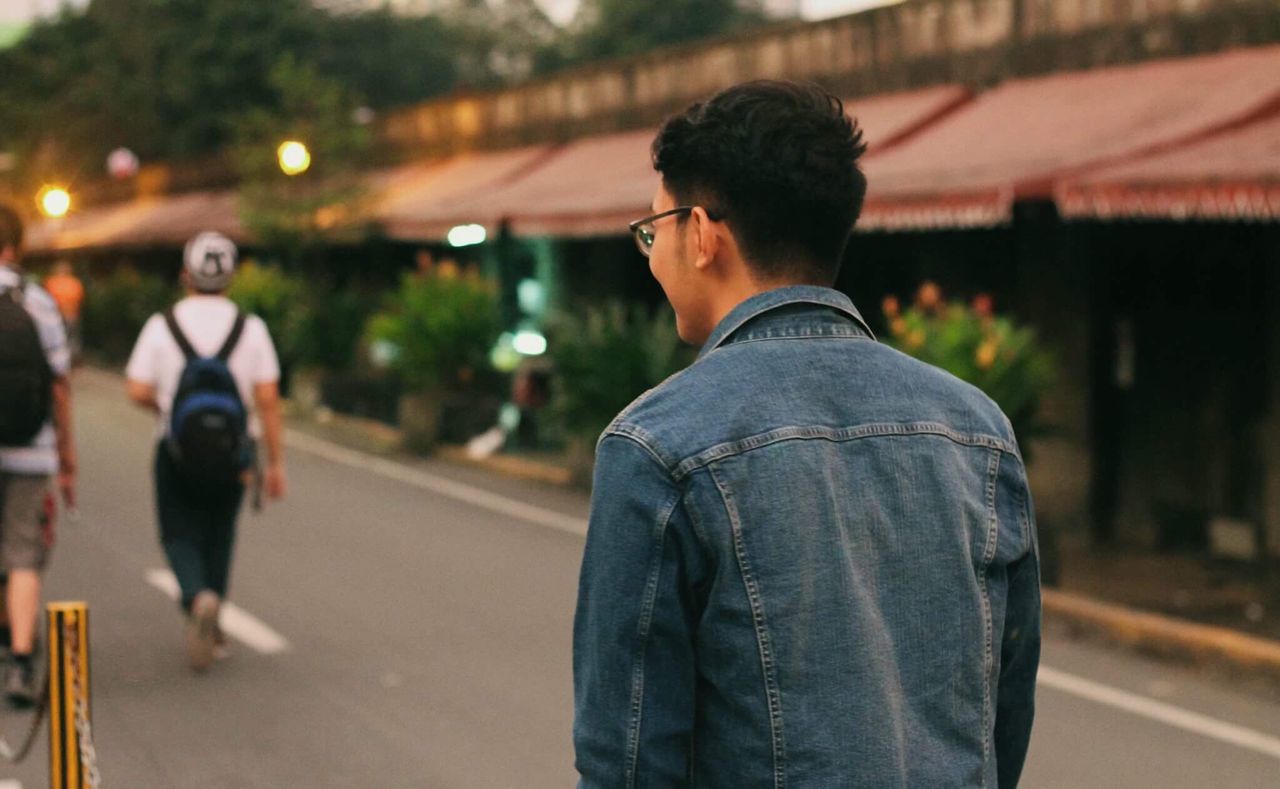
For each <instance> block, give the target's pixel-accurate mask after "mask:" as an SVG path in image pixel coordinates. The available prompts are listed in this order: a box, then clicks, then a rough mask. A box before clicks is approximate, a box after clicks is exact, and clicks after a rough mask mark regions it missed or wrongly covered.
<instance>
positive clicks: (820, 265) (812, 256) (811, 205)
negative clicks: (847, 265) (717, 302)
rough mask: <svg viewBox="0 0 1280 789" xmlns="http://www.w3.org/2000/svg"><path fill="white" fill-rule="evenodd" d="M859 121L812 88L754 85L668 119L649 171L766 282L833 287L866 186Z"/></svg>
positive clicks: (728, 91) (732, 90)
mask: <svg viewBox="0 0 1280 789" xmlns="http://www.w3.org/2000/svg"><path fill="white" fill-rule="evenodd" d="M864 151H866V145H865V144H864V143H863V141H862V130H861V129H859V128H858V124H857V121H855V120H853V119H852V118H850V117H849V116H848V115H846V114H845V112H844V105H843V103H842V102H841V101H840V99H838V98H836V97H835V96H833V95H831V94H830V93H828V92H827V91H825V90H823V89H822V88H820V87H818V86H817V85H802V84H797V83H794V82H785V81H776V80H759V81H755V82H746V83H743V84H740V85H735V86H734V87H731V88H728V89H726V90H724V91H721V92H720V93H718V94H716V95H715V96H713V97H712V98H711V99H709V100H707V101H705V102H700V103H696V104H693V105H692V106H690V107H689V108H688V109H687V110H685V111H684V112H683V113H681V114H679V115H675V116H673V117H671V118H669V119H667V121H666V123H664V124H663V126H662V129H661V130H660V131H659V132H658V136H657V137H656V138H655V139H654V141H653V167H654V169H655V170H657V171H658V172H659V173H661V175H662V182H663V185H664V186H665V187H666V189H667V191H669V192H670V193H671V194H672V196H673V197H675V199H676V200H677V201H678V202H679V203H680V204H682V205H687V204H693V205H701V206H702V207H703V208H705V209H706V210H707V212H708V213H709V214H710V215H711V216H712V218H713V219H722V220H724V221H725V222H727V223H728V225H729V229H730V230H731V231H732V232H733V236H734V238H735V239H736V240H737V242H738V244H739V246H740V247H741V249H742V254H743V256H744V257H745V258H746V260H747V263H748V265H750V266H752V267H753V268H754V269H755V270H756V271H757V272H758V273H759V274H762V275H764V276H765V277H767V278H771V279H777V278H790V279H799V280H804V281H812V282H815V283H818V284H828V285H829V284H831V283H832V282H834V281H835V278H836V274H837V273H838V272H839V269H840V259H841V257H842V256H843V254H844V248H845V244H846V243H848V240H849V234H850V232H852V230H853V224H854V222H856V221H857V219H858V214H859V213H860V212H861V211H862V201H863V198H864V196H865V195H866V191H867V179H866V177H865V176H863V174H862V171H861V170H860V169H859V168H858V159H859V157H861V156H862V154H863V152H864Z"/></svg>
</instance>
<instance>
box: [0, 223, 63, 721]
mask: <svg viewBox="0 0 1280 789" xmlns="http://www.w3.org/2000/svg"><path fill="white" fill-rule="evenodd" d="M22 238H23V227H22V219H21V218H20V217H19V216H18V214H17V212H16V211H14V210H13V209H12V208H10V207H8V206H5V205H0V565H2V568H0V569H3V570H4V571H5V572H7V573H8V585H7V589H6V593H5V598H6V600H5V604H6V605H5V608H6V611H7V612H8V618H9V628H10V664H9V666H8V668H7V669H6V671H5V676H4V693H5V696H6V697H7V698H8V700H9V701H10V703H12V704H15V705H19V706H23V705H29V704H31V703H33V702H34V701H35V666H34V658H33V655H34V653H35V646H36V627H37V622H38V620H39V615H40V572H41V570H42V569H43V567H44V564H45V560H46V559H47V553H48V545H47V543H46V541H45V539H44V534H43V523H44V516H45V511H46V510H45V508H46V504H45V495H46V493H47V492H48V490H49V481H50V479H51V478H52V477H53V476H54V475H56V476H57V480H58V487H59V489H60V490H61V492H62V498H63V501H64V503H65V504H66V505H67V506H68V507H73V506H75V485H76V451H75V444H74V442H73V441H72V435H71V385H70V382H69V380H68V373H69V371H70V369H71V353H70V350H69V349H68V347H67V334H66V330H65V329H64V327H63V324H62V316H61V315H60V314H59V312H58V305H57V304H56V303H55V302H54V300H53V298H52V297H51V296H50V295H49V294H48V293H47V292H46V291H45V290H44V289H43V288H41V287H40V286H38V285H35V284H32V283H28V282H25V281H24V279H23V275H22V271H21V270H20V269H19V267H18V261H19V260H20V259H21V255H22Z"/></svg>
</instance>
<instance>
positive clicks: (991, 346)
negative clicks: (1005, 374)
mask: <svg viewBox="0 0 1280 789" xmlns="http://www.w3.org/2000/svg"><path fill="white" fill-rule="evenodd" d="M974 361H976V362H977V363H978V367H979V368H980V369H983V370H989V369H991V365H993V364H995V363H996V344H995V343H994V342H992V341H991V340H986V341H985V342H983V343H982V344H981V345H979V346H978V352H977V353H976V354H974Z"/></svg>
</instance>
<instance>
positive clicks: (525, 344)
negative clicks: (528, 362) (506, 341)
mask: <svg viewBox="0 0 1280 789" xmlns="http://www.w3.org/2000/svg"><path fill="white" fill-rule="evenodd" d="M511 344H512V346H514V347H515V349H516V352H517V353H520V354H522V355H524V356H541V355H542V354H544V353H546V352H547V338H546V337H543V336H542V334H541V333H540V332H536V331H530V330H528V329H525V330H522V331H518V332H516V337H515V339H514V340H513V341H512V343H511Z"/></svg>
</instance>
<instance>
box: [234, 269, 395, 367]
mask: <svg viewBox="0 0 1280 789" xmlns="http://www.w3.org/2000/svg"><path fill="white" fill-rule="evenodd" d="M227 295H228V296H229V297H230V298H231V300H232V301H234V302H236V304H238V305H239V306H240V308H241V309H242V310H245V311H246V312H252V313H254V314H255V315H257V316H258V317H260V318H262V319H263V320H264V321H266V323H267V326H268V327H270V329H271V335H272V337H273V338H274V339H275V341H276V348H277V350H278V352H279V353H280V356H281V359H282V361H283V362H284V364H285V366H287V367H290V368H293V367H322V368H324V369H326V370H330V371H334V372H342V371H346V370H350V369H351V368H352V366H353V364H354V361H355V355H356V350H357V349H358V347H359V344H360V338H361V337H362V335H363V333H364V326H365V323H366V322H367V321H368V320H369V316H370V315H372V314H373V312H374V305H375V297H374V296H372V295H370V294H368V293H366V292H365V291H364V290H362V289H361V288H359V287H354V286H353V287H345V288H333V287H330V286H329V285H328V284H327V283H326V282H325V281H323V280H320V281H313V280H308V281H305V282H304V281H302V280H301V279H298V278H296V277H293V276H291V275H289V274H288V273H286V272H284V271H283V270H282V269H281V268H279V267H278V266H264V265H260V264H258V263H256V262H254V261H251V260H247V261H245V262H244V263H242V264H241V265H240V266H239V267H238V268H237V270H236V278H235V279H234V280H233V281H232V283H231V289H230V291H229V292H228V294H227Z"/></svg>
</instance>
